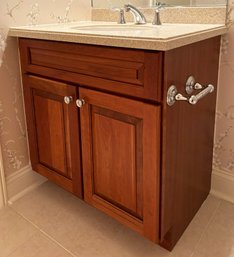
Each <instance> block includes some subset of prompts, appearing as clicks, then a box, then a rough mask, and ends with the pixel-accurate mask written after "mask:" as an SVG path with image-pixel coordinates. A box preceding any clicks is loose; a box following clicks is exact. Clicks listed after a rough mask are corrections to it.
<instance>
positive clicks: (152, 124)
mask: <svg viewBox="0 0 234 257" xmlns="http://www.w3.org/2000/svg"><path fill="white" fill-rule="evenodd" d="M29 30H30V29H29ZM29 30H24V31H23V30H22V29H21V30H20V29H18V30H17V29H14V28H13V29H12V30H11V32H10V33H11V35H13V36H17V37H20V38H19V49H20V56H21V68H22V80H23V91H24V98H25V110H26V116H27V117H26V118H27V128H28V138H29V146H30V156H31V163H32V168H33V170H34V171H36V172H38V173H40V174H41V175H43V176H45V177H47V178H48V179H50V180H52V181H54V182H55V183H56V184H58V185H59V186H61V187H63V188H64V189H66V190H68V191H70V192H71V193H73V194H75V195H76V196H78V197H79V198H81V199H84V201H85V202H87V203H88V204H90V205H92V206H94V207H95V208H97V209H99V210H101V211H103V212H104V213H106V214H107V215H109V216H111V217H113V218H115V219H117V220H118V221H119V222H121V223H123V224H125V225H127V226H128V227H130V228H131V229H133V230H135V231H137V232H138V233H140V234H141V235H143V236H144V237H146V238H148V239H149V240H151V241H153V242H155V243H157V244H160V245H161V246H163V247H165V248H167V249H169V250H171V249H172V248H173V247H174V245H175V244H176V242H177V241H178V239H179V238H180V236H181V235H182V233H183V232H184V230H185V229H186V227H187V226H188V224H189V222H190V221H191V220H192V218H193V217H194V215H195V214H196V212H197V211H198V209H199V207H200V206H201V205H202V203H203V201H204V200H205V199H206V197H207V195H208V194H209V191H210V181H211V171H212V151H213V135H214V122H215V104H216V93H217V78H218V67H219V51H220V35H221V34H222V33H224V32H225V28H224V27H222V28H220V29H219V30H215V31H214V30H213V31H212V30H207V31H206V32H204V31H203V32H202V33H200V34H199V33H197V32H196V33H193V34H191V33H190V34H189V33H187V34H186V36H185V35H183V36H182V37H183V38H182V39H181V37H177V38H172V41H170V40H168V41H166V40H162V39H160V40H158V41H157V40H156V41H157V42H156V41H155V42H153V40H152V39H148V44H147V42H145V43H144V41H143V39H139V40H138V41H137V40H136V39H133V38H130V37H128V38H125V39H122V40H120V39H119V38H116V37H115V36H113V35H112V36H109V37H104V36H96V37H95V35H93V34H92V35H86V36H85V35H84V34H82V33H81V34H80V35H78V36H77V37H75V35H74V33H73V34H69V35H67V38H66V35H65V33H64V31H62V32H61V33H60V35H59V34H58V33H54V34H53V33H52V34H51V33H47V34H46V33H45V32H44V30H42V31H41V32H38V31H39V30H38V31H35V29H34V30H33V29H31V31H29ZM42 32H44V33H42ZM209 33H211V34H209ZM212 33H213V34H212ZM59 36H60V39H61V40H59ZM69 36H70V38H69ZM76 40H77V41H76ZM90 40H94V41H95V42H94V41H90ZM181 40H185V41H186V40H187V41H186V43H185V41H184V42H181ZM66 41H67V42H66ZM173 42H174V44H173ZM191 76H192V77H191ZM186 84H187V87H186ZM211 85H212V86H213V87H212V86H211Z"/></svg>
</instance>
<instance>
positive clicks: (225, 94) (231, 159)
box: [213, 0, 234, 202]
mask: <svg viewBox="0 0 234 257" xmlns="http://www.w3.org/2000/svg"><path fill="white" fill-rule="evenodd" d="M233 25H234V1H233V0H229V7H228V27H229V31H228V33H227V35H226V36H224V37H223V40H222V49H221V51H222V54H221V62H220V74H219V92H218V99H217V117H216V133H215V145H214V162H213V166H214V172H213V191H214V193H215V194H216V195H217V196H220V197H223V198H225V199H227V200H230V201H232V202H234V26H233Z"/></svg>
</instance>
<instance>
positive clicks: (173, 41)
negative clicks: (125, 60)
mask: <svg viewBox="0 0 234 257" xmlns="http://www.w3.org/2000/svg"><path fill="white" fill-rule="evenodd" d="M226 32H227V28H226V26H225V25H224V24H173V23H167V24H166V23H165V24H163V25H161V26H154V25H151V24H146V25H134V24H131V23H128V24H124V25H117V23H115V22H95V21H83V22H71V23H65V24H44V25H34V26H21V27H11V28H10V31H9V36H13V37H23V38H33V39H44V40H55V41H63V42H75V43H82V44H93V45H104V46H114V47H128V48H137V49H145V50H162V51H166V50H170V49H173V48H177V47H180V46H183V45H187V44H191V43H195V42H198V41H201V40H204V39H208V38H211V37H215V36H218V35H222V34H225V33H226Z"/></svg>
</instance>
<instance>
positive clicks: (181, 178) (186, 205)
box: [161, 37, 220, 249]
mask: <svg viewBox="0 0 234 257" xmlns="http://www.w3.org/2000/svg"><path fill="white" fill-rule="evenodd" d="M219 48H220V37H216V38H212V39H208V40H205V41H201V42H198V43H195V44H191V45H188V46H184V47H181V48H177V49H174V50H171V51H168V52H166V53H165V59H164V60H165V62H164V70H165V73H164V99H166V95H167V90H168V88H169V87H170V86H171V85H175V86H176V87H177V89H178V92H179V93H181V94H183V95H186V92H185V84H186V80H187V78H188V77H189V76H190V75H193V76H194V77H195V79H196V82H199V83H201V84H202V85H205V86H207V85H208V84H212V85H214V86H215V91H214V92H213V93H212V94H208V95H207V96H205V97H204V98H203V99H201V100H200V101H198V103H197V104H196V105H191V104H189V103H188V102H185V101H177V102H176V103H175V104H174V105H173V106H171V107H169V106H168V105H167V103H166V101H164V107H163V150H162V151H163V152H162V156H163V162H162V189H161V190H162V199H161V244H162V245H163V246H164V247H166V248H168V249H172V248H173V246H174V245H175V243H176V242H177V241H178V239H179V237H180V236H181V234H182V233H183V231H184V230H185V228H186V227H187V226H188V224H189V222H190V221H191V220H192V218H193V217H194V215H195V214H196V212H197V211H198V209H199V208H200V206H201V204H202V203H203V201H204V200H205V199H206V197H207V195H208V194H209V191H210V180H211V172H212V153H213V136H214V123H215V105H216V92H217V79H218V65H219ZM198 93H199V90H194V91H193V93H192V94H194V95H196V94H198ZM189 96H191V95H189Z"/></svg>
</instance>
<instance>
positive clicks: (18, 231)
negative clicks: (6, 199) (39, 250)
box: [0, 207, 37, 257]
mask: <svg viewBox="0 0 234 257" xmlns="http://www.w3.org/2000/svg"><path fill="white" fill-rule="evenodd" d="M36 231H37V230H36V229H35V228H34V227H33V226H32V225H31V224H30V223H28V222H27V221H25V220H24V219H23V218H22V217H21V216H19V215H18V214H16V213H15V212H13V211H12V210H11V209H10V208H8V207H6V208H4V209H2V210H1V211H0V249H1V250H0V257H6V256H7V255H9V254H10V253H11V252H12V251H14V250H15V249H16V248H17V247H19V246H20V245H21V244H23V243H25V242H26V241H27V240H28V238H30V237H31V236H32V235H33V234H34V233H36Z"/></svg>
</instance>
